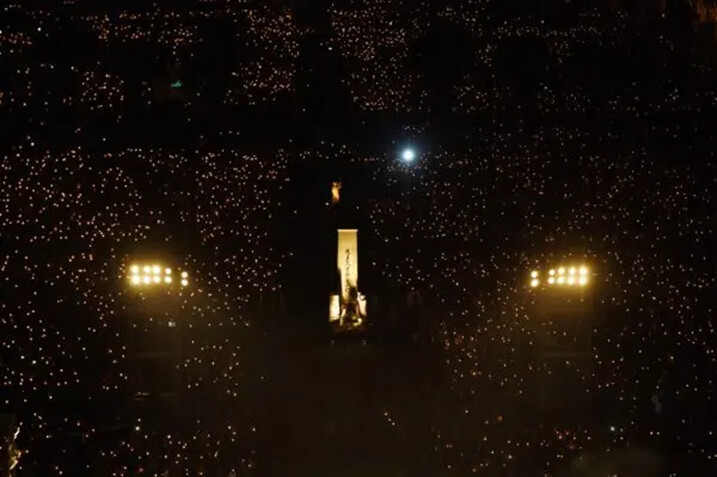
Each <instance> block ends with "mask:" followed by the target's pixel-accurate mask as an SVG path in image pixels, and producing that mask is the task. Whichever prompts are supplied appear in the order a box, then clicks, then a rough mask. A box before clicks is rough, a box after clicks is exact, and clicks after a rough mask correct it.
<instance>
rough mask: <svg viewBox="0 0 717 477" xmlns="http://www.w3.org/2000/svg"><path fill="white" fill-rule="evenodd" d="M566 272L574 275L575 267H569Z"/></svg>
mask: <svg viewBox="0 0 717 477" xmlns="http://www.w3.org/2000/svg"><path fill="white" fill-rule="evenodd" d="M568 273H569V274H570V275H575V267H570V270H568Z"/></svg>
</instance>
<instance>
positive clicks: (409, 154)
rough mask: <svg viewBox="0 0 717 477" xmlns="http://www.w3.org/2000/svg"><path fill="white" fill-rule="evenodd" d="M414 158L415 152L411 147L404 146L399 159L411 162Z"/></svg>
mask: <svg viewBox="0 0 717 477" xmlns="http://www.w3.org/2000/svg"><path fill="white" fill-rule="evenodd" d="M415 158H416V152H415V151H414V150H413V149H411V148H406V149H404V150H403V152H401V159H403V160H404V161H406V162H411V161H413V160H414V159H415Z"/></svg>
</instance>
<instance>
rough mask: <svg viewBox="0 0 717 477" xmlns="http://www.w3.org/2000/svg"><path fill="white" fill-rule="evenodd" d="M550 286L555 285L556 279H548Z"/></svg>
mask: <svg viewBox="0 0 717 477" xmlns="http://www.w3.org/2000/svg"><path fill="white" fill-rule="evenodd" d="M548 284H550V285H553V284H555V277H550V278H548Z"/></svg>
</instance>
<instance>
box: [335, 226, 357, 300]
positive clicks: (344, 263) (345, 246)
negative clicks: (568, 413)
mask: <svg viewBox="0 0 717 477" xmlns="http://www.w3.org/2000/svg"><path fill="white" fill-rule="evenodd" d="M357 234H358V230H357V229H339V247H338V257H337V261H336V266H337V267H338V269H339V273H340V274H341V299H342V301H343V302H346V301H347V300H348V298H349V290H350V289H351V288H356V287H357V285H358V239H357Z"/></svg>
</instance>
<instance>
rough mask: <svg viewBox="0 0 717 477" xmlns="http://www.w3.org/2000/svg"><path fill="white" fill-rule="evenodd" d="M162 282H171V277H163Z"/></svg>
mask: <svg viewBox="0 0 717 477" xmlns="http://www.w3.org/2000/svg"><path fill="white" fill-rule="evenodd" d="M164 283H172V277H164Z"/></svg>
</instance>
